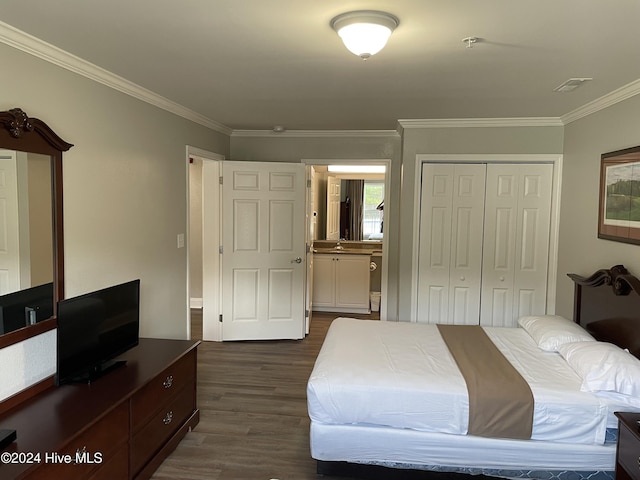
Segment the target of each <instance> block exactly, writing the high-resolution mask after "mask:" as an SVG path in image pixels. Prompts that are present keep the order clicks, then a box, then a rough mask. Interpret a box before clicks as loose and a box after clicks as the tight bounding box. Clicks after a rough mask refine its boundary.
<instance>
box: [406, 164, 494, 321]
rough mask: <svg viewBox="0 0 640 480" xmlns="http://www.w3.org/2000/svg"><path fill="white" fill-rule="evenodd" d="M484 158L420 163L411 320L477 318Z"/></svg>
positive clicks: (462, 319)
mask: <svg viewBox="0 0 640 480" xmlns="http://www.w3.org/2000/svg"><path fill="white" fill-rule="evenodd" d="M485 172H486V165H484V164H438V163H425V164H424V165H423V167H422V191H421V202H420V205H421V209H420V237H419V238H420V245H419V256H418V262H419V273H418V313H417V321H418V322H423V323H448V324H452V323H457V324H476V325H477V324H478V321H479V317H480V289H481V274H482V232H483V220H484V193H485Z"/></svg>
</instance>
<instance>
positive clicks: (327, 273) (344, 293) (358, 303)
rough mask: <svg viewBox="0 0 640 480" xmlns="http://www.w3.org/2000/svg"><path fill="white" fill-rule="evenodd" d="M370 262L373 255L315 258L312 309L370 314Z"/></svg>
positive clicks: (321, 255) (319, 255) (337, 255)
mask: <svg viewBox="0 0 640 480" xmlns="http://www.w3.org/2000/svg"><path fill="white" fill-rule="evenodd" d="M370 263H371V260H370V256H369V255H358V254H354V255H351V254H343V253H339V254H316V255H314V256H313V297H312V310H314V311H316V312H342V313H370V310H369V280H370V273H369V265H370Z"/></svg>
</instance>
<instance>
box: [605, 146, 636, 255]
mask: <svg viewBox="0 0 640 480" xmlns="http://www.w3.org/2000/svg"><path fill="white" fill-rule="evenodd" d="M598 238H603V239H606V240H613V241H616V242H624V243H633V244H636V245H640V146H637V147H632V148H626V149H624V150H617V151H615V152H609V153H603V154H602V155H601V161H600V204H599V211H598Z"/></svg>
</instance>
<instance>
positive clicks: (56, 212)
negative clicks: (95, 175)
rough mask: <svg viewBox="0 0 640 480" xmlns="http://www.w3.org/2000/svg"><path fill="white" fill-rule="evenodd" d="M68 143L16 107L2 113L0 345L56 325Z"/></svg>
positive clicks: (60, 292)
mask: <svg viewBox="0 0 640 480" xmlns="http://www.w3.org/2000/svg"><path fill="white" fill-rule="evenodd" d="M72 146H73V145H71V144H70V143H67V142H65V141H64V140H62V139H61V138H60V137H59V136H58V135H56V134H55V133H54V132H53V130H51V128H50V127H49V126H48V125H47V124H45V123H44V122H43V121H42V120H39V119H37V118H29V116H28V115H27V114H26V113H25V112H24V111H22V110H21V109H19V108H14V109H11V110H8V111H5V112H0V149H1V150H0V203H2V205H3V209H1V210H0V212H1V213H0V295H2V296H1V297H0V348H3V347H5V346H8V345H12V344H14V343H17V342H21V341H23V340H25V339H27V338H29V337H32V336H35V335H38V334H40V333H42V332H45V331H47V330H51V329H53V328H55V327H56V320H55V305H56V304H57V302H58V301H59V300H62V299H63V298H64V254H63V232H62V153H63V152H65V151H67V150H69V148H71V147H72Z"/></svg>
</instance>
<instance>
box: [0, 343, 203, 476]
mask: <svg viewBox="0 0 640 480" xmlns="http://www.w3.org/2000/svg"><path fill="white" fill-rule="evenodd" d="M199 343H200V342H197V341H190V340H159V339H146V338H143V339H140V344H139V345H138V346H137V347H135V348H133V349H132V350H130V351H128V352H127V353H125V354H123V355H121V356H120V357H118V359H117V360H118V361H126V365H124V366H123V367H121V368H116V369H114V370H111V371H109V373H108V374H105V375H103V376H102V377H101V378H100V379H99V380H95V381H92V382H91V383H88V384H87V383H85V384H69V385H62V386H60V387H52V388H49V389H47V390H45V391H43V392H41V393H39V394H37V395H35V396H34V397H32V398H30V399H29V400H27V401H25V402H23V403H21V404H20V405H18V406H16V407H15V408H13V409H10V410H8V411H7V412H5V413H4V414H3V415H2V416H0V430H1V429H15V430H16V432H17V441H16V442H13V443H11V444H10V445H9V446H8V447H7V448H6V449H5V451H7V452H12V453H15V454H16V458H18V456H20V457H19V458H24V459H27V460H28V459H31V460H32V461H31V462H22V463H0V478H2V479H3V480H5V479H29V480H38V479H51V478H64V479H65V480H67V479H70V480H73V479H88V480H99V479H106V478H117V479H129V480H144V479H148V478H150V477H151V476H152V475H153V472H154V471H155V470H156V469H157V468H158V466H159V465H160V464H161V463H162V461H163V460H164V459H165V458H166V457H167V456H168V455H169V454H170V453H171V452H172V451H173V450H174V449H175V447H176V446H177V445H178V443H179V442H180V441H181V440H182V438H183V437H184V436H185V435H186V434H187V433H188V432H189V431H190V430H191V429H192V428H193V427H195V426H196V425H197V424H198V421H199V419H200V412H199V410H198V408H197V406H196V381H197V376H196V372H197V370H196V368H197V347H198V344H199ZM66 455H68V456H69V457H68V458H69V459H70V460H71V463H66V461H65V460H64V459H66V458H67V457H65V456H66Z"/></svg>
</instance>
